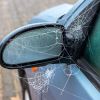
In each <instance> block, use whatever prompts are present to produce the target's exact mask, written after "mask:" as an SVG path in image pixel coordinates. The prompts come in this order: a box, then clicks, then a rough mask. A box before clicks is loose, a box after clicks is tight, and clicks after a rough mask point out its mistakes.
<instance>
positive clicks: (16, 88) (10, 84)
mask: <svg viewBox="0 0 100 100" xmlns="http://www.w3.org/2000/svg"><path fill="white" fill-rule="evenodd" d="M76 1H77V0H0V40H1V39H2V38H3V37H4V36H5V35H6V34H8V33H9V32H11V31H12V30H14V29H15V28H18V27H20V26H22V25H25V23H26V22H28V21H29V20H30V19H31V18H32V17H33V16H34V15H37V14H38V13H39V12H41V11H43V10H46V9H48V8H51V7H54V6H57V5H60V4H63V3H71V4H72V3H75V2H76ZM16 74H17V70H8V69H4V68H2V67H0V100H21V87H20V82H19V79H18V77H16Z"/></svg>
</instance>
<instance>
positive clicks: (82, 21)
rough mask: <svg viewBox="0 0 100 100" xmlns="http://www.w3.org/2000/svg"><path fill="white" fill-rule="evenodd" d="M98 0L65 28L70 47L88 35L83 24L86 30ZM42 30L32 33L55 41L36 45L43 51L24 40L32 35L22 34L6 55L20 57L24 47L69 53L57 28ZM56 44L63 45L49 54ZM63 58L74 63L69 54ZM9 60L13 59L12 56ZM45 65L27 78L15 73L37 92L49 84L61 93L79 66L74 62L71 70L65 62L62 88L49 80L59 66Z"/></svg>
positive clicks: (34, 50)
mask: <svg viewBox="0 0 100 100" xmlns="http://www.w3.org/2000/svg"><path fill="white" fill-rule="evenodd" d="M99 2H100V1H99V0H98V1H97V2H95V0H94V2H93V3H92V4H91V6H90V7H89V8H86V9H85V11H84V12H83V13H82V14H80V15H79V16H77V17H76V18H75V20H74V21H73V23H72V24H71V25H70V26H69V27H68V29H67V30H66V35H67V36H68V37H71V36H73V37H74V42H73V44H72V45H70V46H71V47H77V45H79V44H78V42H79V40H80V39H82V40H83V41H84V40H85V38H86V36H87V35H88V31H85V34H83V33H84V31H83V26H84V28H85V29H86V30H87V27H88V26H87V23H89V22H90V21H91V20H92V18H93V16H94V15H95V11H94V10H93V8H95V7H96V6H97V5H98V4H99ZM90 15H91V17H89V16H90ZM54 27H56V26H54ZM44 31H45V32H44V34H39V33H36V35H34V37H35V38H38V40H39V39H40V38H41V37H42V36H45V38H46V39H47V40H49V38H52V39H53V40H55V42H54V43H53V44H51V45H45V46H44V47H42V46H40V47H38V48H41V49H42V51H43V52H41V51H40V50H38V51H37V47H35V46H34V47H33V46H32V45H31V42H24V40H25V39H27V40H31V39H32V38H33V37H32V36H27V37H26V36H24V37H20V38H19V41H20V43H19V41H18V42H15V43H14V44H13V45H12V48H13V52H14V53H13V52H12V51H10V52H11V53H10V52H8V53H7V55H8V57H10V56H11V55H14V54H16V55H17V57H18V58H20V57H21V56H22V52H23V51H21V49H26V50H29V51H31V52H36V53H42V54H46V55H49V56H52V57H55V56H59V55H60V54H61V53H62V52H63V50H65V51H66V52H67V53H68V54H69V51H68V50H67V49H66V48H65V46H64V44H63V42H62V41H59V40H61V37H62V36H60V37H59V30H56V31H54V30H53V31H52V30H51V29H50V30H48V28H47V27H46V26H45V30H44ZM51 31H52V33H55V36H54V37H51V35H50V34H49V32H50V33H51ZM44 43H45V42H44ZM80 45H81V44H80ZM90 45H91V44H90ZM16 46H18V47H17V48H18V49H19V50H17V51H16ZM27 46H28V47H27ZM56 46H58V47H59V46H60V47H61V46H63V49H62V51H61V52H59V53H57V54H56V55H55V54H52V53H51V54H50V53H49V51H50V50H53V49H54V48H55V47H56ZM33 48H36V49H33ZM76 49H77V48H76ZM91 52H92V50H91ZM61 58H62V57H61ZM65 59H66V61H67V60H68V59H70V60H72V61H73V62H74V63H75V61H74V60H73V59H72V58H71V55H70V54H69V57H66V58H65ZM11 60H13V58H12V59H11ZM60 63H61V62H60V59H59V64H60ZM55 65H56V64H52V66H55ZM47 66H49V67H48V68H45V67H40V68H39V71H37V72H34V73H33V77H30V78H27V79H25V78H23V77H19V76H18V75H16V76H17V77H18V78H23V79H24V80H25V82H26V83H28V84H29V85H30V86H32V88H34V89H35V90H36V91H38V92H39V93H40V92H43V93H46V92H48V88H49V86H53V87H54V88H57V89H58V90H60V94H61V95H62V94H63V92H65V87H66V86H67V84H68V82H69V80H70V78H71V77H72V76H75V75H77V74H78V73H79V72H80V67H79V66H78V65H77V64H76V66H77V67H78V70H76V71H75V70H73V69H74V66H72V65H67V64H65V68H63V69H62V71H63V73H64V74H65V75H66V76H67V80H66V82H65V83H64V86H63V87H62V88H60V87H57V86H56V85H53V84H51V81H52V80H53V79H54V77H55V73H56V70H57V69H59V67H50V66H51V65H47ZM59 66H60V65H59ZM20 67H21V66H20ZM81 69H82V68H81ZM83 70H84V69H83ZM85 71H86V72H88V71H87V70H85ZM88 73H89V72H88ZM26 80H27V81H26ZM66 93H69V94H71V95H72V96H75V97H77V98H80V99H81V100H86V99H84V98H83V97H80V96H78V95H76V94H73V93H70V92H69V91H67V92H66Z"/></svg>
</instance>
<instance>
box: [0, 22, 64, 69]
mask: <svg viewBox="0 0 100 100" xmlns="http://www.w3.org/2000/svg"><path fill="white" fill-rule="evenodd" d="M63 33H64V27H63V26H62V25H59V24H48V23H45V24H36V25H33V24H31V25H26V26H23V27H21V28H18V29H16V30H15V31H13V32H11V33H10V34H9V35H8V36H7V37H5V38H4V39H3V40H2V41H1V44H0V64H1V65H2V66H3V67H5V68H12V69H16V68H26V67H32V66H40V65H44V64H49V63H55V62H57V61H59V59H61V57H62V56H63V41H64V39H63Z"/></svg>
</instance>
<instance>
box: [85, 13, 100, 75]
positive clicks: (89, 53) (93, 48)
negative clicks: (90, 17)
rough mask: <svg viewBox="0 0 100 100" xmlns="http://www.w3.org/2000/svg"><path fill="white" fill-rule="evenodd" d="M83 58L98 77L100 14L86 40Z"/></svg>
mask: <svg viewBox="0 0 100 100" xmlns="http://www.w3.org/2000/svg"><path fill="white" fill-rule="evenodd" d="M85 57H86V59H87V60H88V61H89V62H90V63H91V64H92V65H93V68H94V69H95V70H96V72H98V73H99V75H100V13H99V15H98V18H97V20H96V23H95V26H94V29H93V31H92V33H91V35H90V36H89V38H88V43H87V45H86V50H85Z"/></svg>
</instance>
